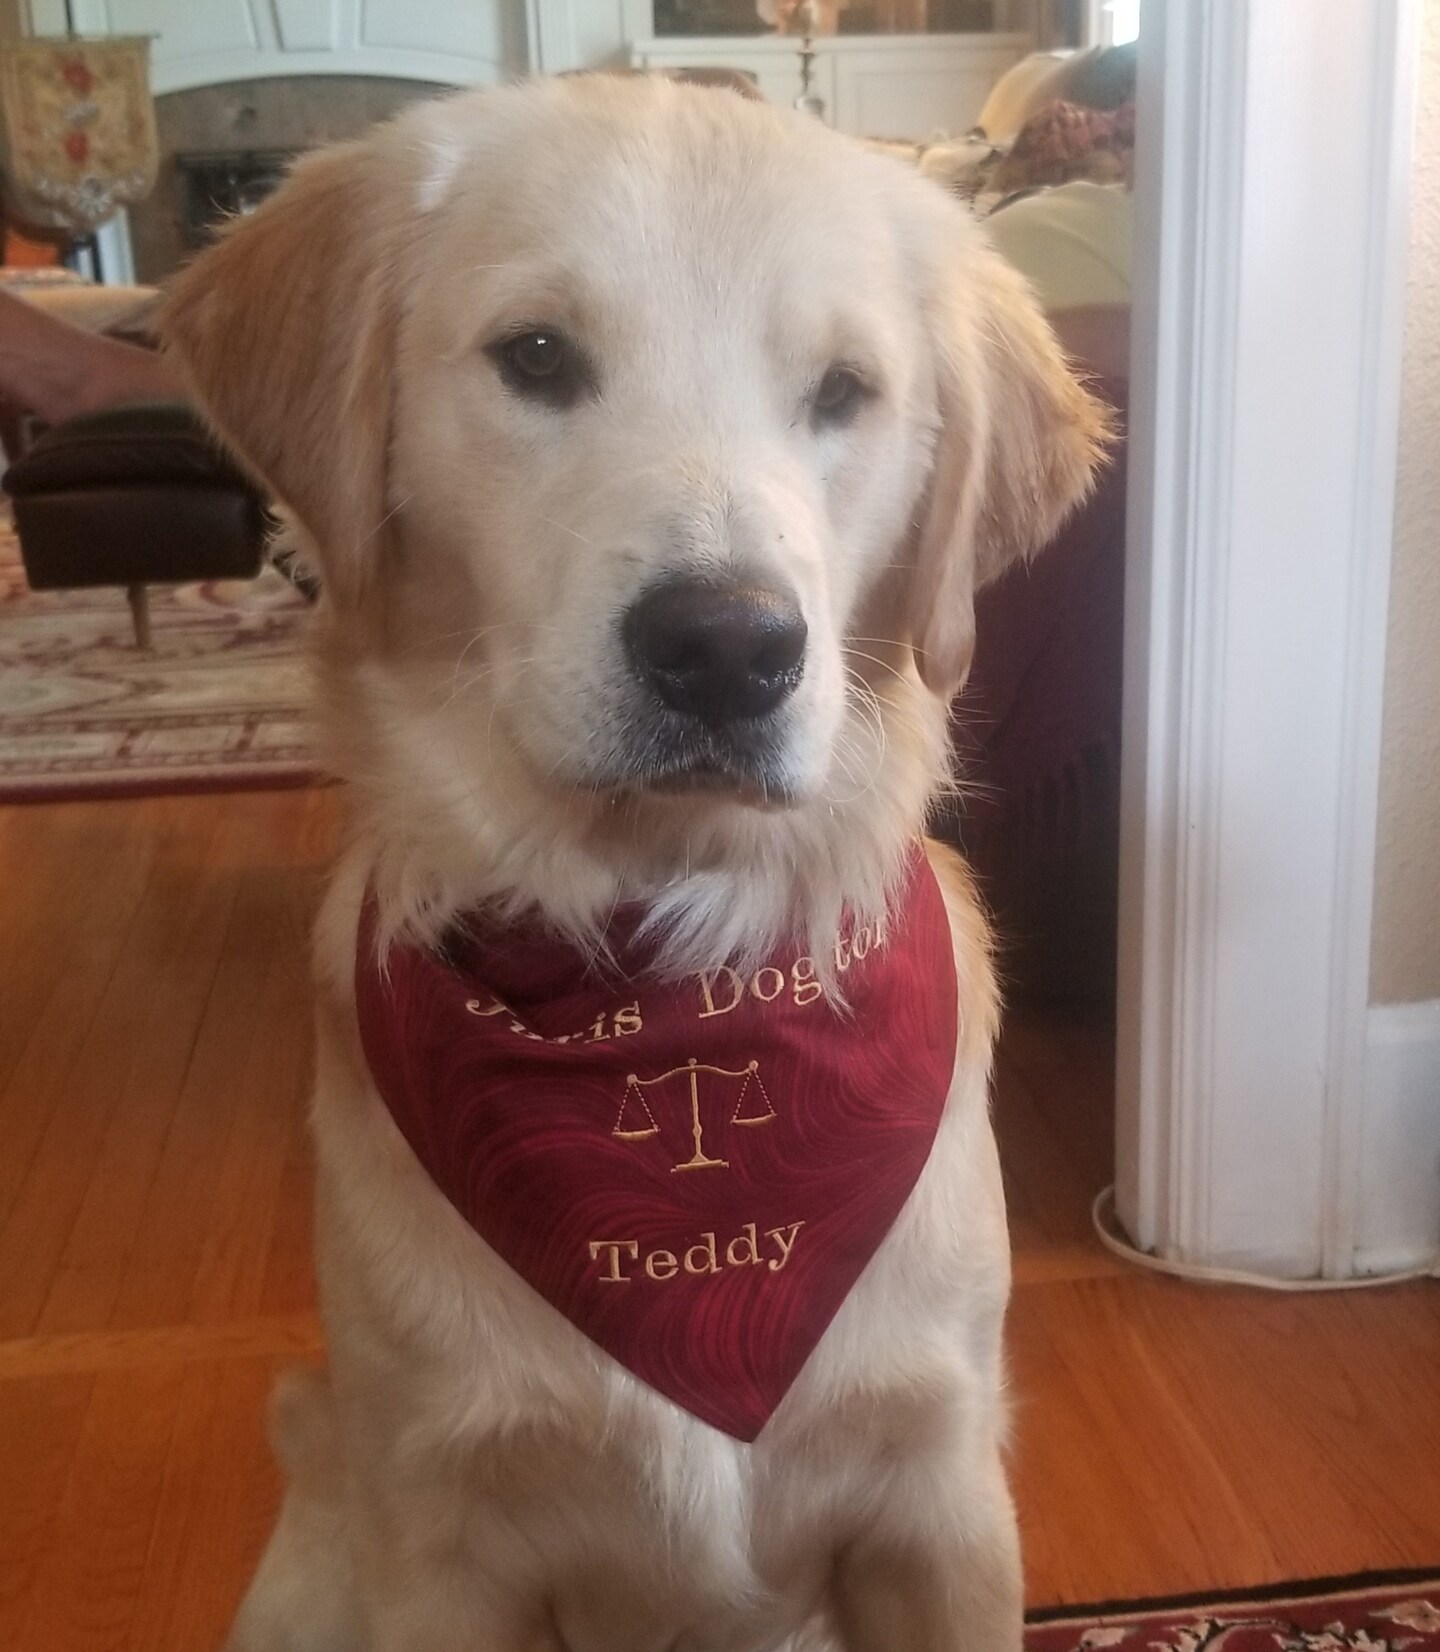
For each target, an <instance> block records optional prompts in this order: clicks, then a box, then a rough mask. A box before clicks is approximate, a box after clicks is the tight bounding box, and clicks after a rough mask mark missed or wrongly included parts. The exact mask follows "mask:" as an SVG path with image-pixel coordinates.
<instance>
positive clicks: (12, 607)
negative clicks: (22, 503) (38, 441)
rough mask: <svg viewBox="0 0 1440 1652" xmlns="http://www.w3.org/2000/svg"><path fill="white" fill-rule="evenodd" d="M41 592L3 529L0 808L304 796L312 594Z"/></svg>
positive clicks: (270, 576) (261, 585) (274, 578)
mask: <svg viewBox="0 0 1440 1652" xmlns="http://www.w3.org/2000/svg"><path fill="white" fill-rule="evenodd" d="M150 610H151V620H152V627H153V631H154V647H153V649H152V650H151V651H150V652H148V653H142V652H141V651H140V650H139V649H138V648H137V647H136V646H135V637H134V633H133V631H132V629H131V624H130V609H129V606H128V604H127V602H126V599H125V593H124V592H123V591H121V590H113V589H98V590H93V591H31V590H30V589H29V587H28V586H27V585H26V583H25V574H24V570H23V568H22V566H21V563H20V550H19V546H18V544H17V543H16V540H15V535H14V530H13V529H12V528H11V526H10V524H9V523H8V522H3V521H0V802H10V803H13V802H22V801H42V800H47V799H54V798H65V797H115V796H126V795H132V796H133V795H135V794H138V793H142V792H180V791H207V790H241V789H245V788H250V787H256V786H285V785H298V784H301V783H302V782H304V781H307V780H309V779H311V778H312V776H313V758H312V754H311V746H310V742H309V739H308V737H307V731H306V726H305V713H304V707H305V705H306V703H307V699H308V694H307V688H306V681H305V667H304V663H303V657H302V655H303V651H302V648H301V636H302V633H303V630H304V627H305V624H306V618H307V610H306V604H305V601H304V599H303V598H302V597H301V596H300V594H299V592H297V591H296V590H295V589H294V587H293V586H292V585H291V584H290V583H289V581H288V580H286V579H285V578H284V577H283V576H282V575H281V574H279V573H277V572H275V570H274V569H266V571H265V572H264V574H262V576H261V577H260V578H259V579H257V580H245V581H238V580H236V581H231V580H215V581H211V582H209V583H206V584H203V585H179V586H163V585H157V586H153V587H151V590H150Z"/></svg>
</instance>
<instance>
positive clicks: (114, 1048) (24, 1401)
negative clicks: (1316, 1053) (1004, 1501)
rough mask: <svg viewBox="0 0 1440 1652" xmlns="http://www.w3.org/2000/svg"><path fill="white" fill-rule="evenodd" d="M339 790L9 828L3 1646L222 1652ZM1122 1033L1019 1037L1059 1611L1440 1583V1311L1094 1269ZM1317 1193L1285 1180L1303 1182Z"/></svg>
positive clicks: (289, 1259) (1, 939)
mask: <svg viewBox="0 0 1440 1652" xmlns="http://www.w3.org/2000/svg"><path fill="white" fill-rule="evenodd" d="M334 835H335V819H334V809H333V796H332V795H331V794H327V793H324V792H309V791H295V792H274V793H251V794H246V795H238V796H228V797H202V798H190V799H184V798H162V799H152V800H143V801H135V802H126V803H107V804H83V803H77V804H69V805H56V806H44V807H40V806H35V807H29V808H20V809H8V810H0V1648H5V1649H10V1648H14V1649H16V1652H72V1649H80V1648H86V1649H92V1652H121V1649H134V1652H141V1649H144V1652H171V1649H173V1652H205V1649H208V1648H210V1647H213V1646H214V1645H215V1644H216V1642H217V1639H218V1638H219V1637H220V1636H221V1634H222V1632H223V1627H224V1625H225V1623H226V1620H227V1617H228V1615H229V1613H230V1612H231V1610H232V1609H233V1606H234V1603H235V1601H236V1598H237V1596H238V1594H239V1592H240V1590H241V1588H242V1586H243V1583H244V1580H245V1578H246V1575H247V1572H248V1570H249V1568H250V1566H251V1565H252V1563H253V1561H254V1558H255V1556H256V1553H257V1552H258V1549H259V1547H260V1545H261V1543H262V1541H263V1539H264V1535H265V1532H266V1529H267V1525H268V1522H269V1520H270V1517H271V1513H272V1510H273V1507H274V1502H275V1496H276V1481H275V1476H274V1472H273V1470H272V1468H271V1465H270V1462H269V1458H268V1454H267V1451H266V1447H265V1444H264V1439H263V1434H262V1425H261V1412H262V1406H263V1402H264V1396H265V1392H266V1388H267V1385H268V1383H269V1381H270V1377H271V1374H272V1372H273V1370H274V1369H275V1368H276V1366H277V1365H279V1364H283V1363H284V1362H286V1361H288V1360H292V1359H294V1358H295V1357H296V1356H301V1357H303V1356H306V1355H309V1354H311V1353H313V1352H314V1351H315V1350H317V1349H318V1346H319V1338H318V1331H317V1327H316V1323H315V1319H314V1316H313V1310H312V1303H313V1287H312V1279H311V1272H310V1262H309V1237H308V1224H309V1214H310V1202H309V1167H308V1163H307V1146H306V1141H305V1136H304V1131H303V1128H302V1125H301V1109H302V1102H303V1097H304V1092H305V1086H306V1075H307V1067H308V1060H309V1056H308V1044H309V1031H308V1025H309V1023H308V1006H307V988H306V982H305V964H304V957H305V944H306V928H307V924H308V921H309V917H310V914H311V911H312V909H313V906H314V903H315V899H316V895H317V891H318V887H319V882H320V878H321V876H322V872H323V868H324V866H325V864H326V861H327V859H328V856H329V854H330V852H331V850H332V848H333V840H334ZM1108 1070H1109V1054H1108V1050H1107V1047H1106V1041H1105V1039H1104V1037H1103V1036H1101V1035H1097V1034H1095V1033H1093V1032H1089V1031H1087V1030H1086V1029H1084V1028H1083V1027H1066V1026H1063V1025H1057V1024H1055V1023H1054V1022H1049V1023H1046V1022H1043V1021H1039V1020H1035V1019H1027V1018H1025V1017H1021V1016H1016V1017H1013V1018H1012V1020H1011V1023H1010V1026H1009V1030H1008V1032H1007V1035H1006V1041H1005V1044H1004V1047H1003V1049H1002V1053H1001V1058H1000V1067H999V1084H998V1096H997V1122H998V1126H999V1130H1000V1134H1001V1137H1002V1150H1003V1153H1004V1156H1005V1161H1006V1169H1007V1176H1008V1179H1009V1182H1010V1189H1011V1201H1012V1210H1013V1224H1014V1233H1015V1243H1016V1251H1017V1290H1016V1297H1015V1306H1014V1310H1013V1313H1012V1319H1011V1345H1012V1351H1013V1367H1014V1392H1015V1405H1016V1423H1017V1445H1016V1457H1015V1480H1016V1487H1017V1491H1018V1495H1019V1500H1020V1505H1021V1511H1022V1518H1023V1523H1024V1528H1025V1536H1026V1544H1027V1560H1028V1567H1029V1592H1030V1596H1031V1599H1032V1601H1033V1602H1035V1603H1049V1602H1057V1601H1073V1600H1086V1599H1095V1598H1100V1597H1115V1596H1135V1595H1144V1594H1154V1593H1168V1592H1174V1591H1180V1590H1188V1589H1198V1588H1203V1587H1208V1586H1217V1585H1240V1584H1249V1583H1256V1582H1263V1581H1267V1580H1275V1579H1283V1578H1285V1577H1293V1576H1301V1575H1315V1574H1320V1573H1334V1572H1345V1571H1349V1570H1354V1569H1360V1568H1366V1567H1391V1566H1405V1565H1421V1564H1426V1563H1433V1562H1436V1561H1437V1560H1440V1291H1437V1290H1435V1289H1434V1288H1432V1287H1428V1286H1412V1287H1406V1288H1398V1289H1390V1290H1384V1291H1377V1292H1367V1293H1361V1294H1358V1295H1355V1294H1352V1295H1348V1296H1343V1297H1331V1298H1326V1299H1323V1300H1315V1299H1313V1298H1309V1299H1296V1298H1274V1297H1270V1296H1266V1295H1263V1294H1260V1293H1248V1292H1234V1291H1228V1292H1215V1291H1207V1290H1200V1289H1195V1288H1189V1287H1186V1286H1183V1285H1179V1284H1174V1283H1171V1282H1169V1281H1164V1280H1157V1279H1153V1278H1149V1277H1143V1276H1138V1275H1135V1274H1132V1273H1129V1272H1127V1271H1125V1270H1124V1269H1123V1267H1122V1265H1120V1264H1118V1263H1116V1262H1114V1261H1113V1260H1112V1259H1111V1258H1110V1257H1109V1256H1108V1255H1107V1254H1106V1253H1104V1252H1103V1251H1102V1250H1101V1249H1100V1248H1099V1247H1098V1246H1097V1245H1096V1243H1095V1241H1094V1240H1093V1238H1092V1237H1091V1235H1090V1231H1089V1225H1088V1204H1089V1200H1090V1197H1091V1195H1092V1193H1093V1191H1094V1190H1095V1189H1096V1188H1097V1187H1098V1186H1099V1185H1101V1184H1102V1183H1103V1182H1104V1181H1105V1180H1106V1179H1107V1178H1108V1173H1109V1167H1108V1154H1107V1148H1106V1141H1107V1132H1108V1125H1109V1115H1110V1106H1111V1102H1110V1094H1109V1081H1108ZM1279 1173H1283V1167H1277V1174H1279Z"/></svg>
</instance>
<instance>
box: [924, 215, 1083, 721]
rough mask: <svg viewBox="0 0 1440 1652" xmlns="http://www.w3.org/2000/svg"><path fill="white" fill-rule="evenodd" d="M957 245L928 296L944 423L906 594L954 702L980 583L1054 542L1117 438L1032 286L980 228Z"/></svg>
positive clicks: (928, 671) (939, 681) (942, 687)
mask: <svg viewBox="0 0 1440 1652" xmlns="http://www.w3.org/2000/svg"><path fill="white" fill-rule="evenodd" d="M967 227H969V226H967ZM947 239H949V238H947ZM956 241H959V237H958V236H957V237H954V239H953V241H952V243H951V244H952V247H953V249H954V254H955V256H954V258H953V261H952V262H951V263H950V265H949V267H948V268H947V269H946V270H945V271H944V272H943V274H942V275H941V276H940V277H939V278H938V279H937V281H936V284H935V286H936V290H935V291H934V292H933V294H932V299H931V328H932V337H933V339H934V346H935V368H936V380H937V399H938V409H939V430H938V433H937V436H936V445H935V457H934V463H933V467H932V471H931V477H930V484H929V488H928V491H927V494H926V498H925V502H924V507H923V511H922V514H921V516H920V519H919V523H918V525H917V535H916V542H915V548H914V559H913V566H912V574H911V577H910V581H909V591H908V597H907V607H908V609H909V634H910V637H911V640H912V643H913V646H914V648H915V654H916V663H917V665H918V666H919V670H920V675H921V678H922V680H923V681H924V682H925V684H926V686H927V687H929V688H931V689H933V690H934V691H935V692H936V693H938V694H944V695H946V696H949V695H953V694H954V693H955V692H956V691H957V690H958V689H959V688H960V686H961V685H962V684H963V682H964V681H965V677H966V674H967V673H968V671H969V669H970V660H971V656H972V654H973V653H974V647H975V593H976V591H977V590H979V588H980V587H981V586H982V585H984V584H986V583H987V582H988V581H989V580H991V579H993V578H994V577H995V576H996V575H997V574H998V573H1000V572H1001V571H1002V570H1003V569H1005V568H1006V567H1008V566H1009V565H1010V564H1011V563H1012V562H1014V561H1016V560H1018V559H1020V558H1023V557H1026V556H1029V555H1030V554H1031V553H1032V552H1034V551H1037V550H1039V549H1040V548H1041V547H1043V546H1044V545H1046V544H1048V543H1049V541H1050V540H1051V538H1052V537H1053V536H1054V534H1055V532H1056V531H1057V529H1058V528H1059V527H1060V524H1061V523H1062V522H1063V521H1064V519H1065V517H1066V516H1067V515H1068V513H1069V512H1070V511H1071V510H1072V509H1073V508H1074V507H1075V506H1076V505H1077V504H1079V503H1080V501H1081V500H1082V499H1084V498H1085V496H1086V494H1087V493H1088V492H1089V491H1090V486H1091V483H1092V481H1093V479H1094V476H1095V472H1096V469H1097V467H1098V465H1099V464H1100V463H1101V462H1102V459H1103V455H1104V451H1105V445H1106V442H1107V439H1108V437H1109V434H1110V420H1109V416H1108V412H1107V410H1106V408H1105V407H1104V405H1103V404H1102V403H1101V402H1099V401H1097V400H1096V399H1095V397H1093V396H1092V395H1090V393H1089V392H1088V391H1087V390H1086V389H1085V388H1084V386H1083V385H1082V384H1081V383H1080V381H1079V379H1078V378H1077V377H1076V376H1075V373H1074V372H1073V371H1072V369H1071V368H1070V366H1069V364H1068V363H1067V362H1066V360H1065V357H1064V356H1063V355H1062V353H1061V351H1060V346H1059V345H1058V344H1057V343H1056V340H1055V335H1054V334H1053V333H1052V332H1051V330H1050V327H1049V324H1048V323H1047V322H1046V320H1045V318H1044V317H1043V316H1042V314H1041V313H1040V309H1039V307H1038V305H1037V304H1036V301H1035V299H1034V297H1033V296H1032V294H1031V292H1030V289H1029V288H1028V286H1027V285H1026V284H1025V282H1024V281H1023V280H1022V279H1021V277H1020V276H1019V275H1018V274H1017V273H1016V272H1015V270H1014V269H1012V268H1011V266H1010V265H1009V264H1007V263H1006V262H1005V261H1004V259H1002V258H1001V256H1000V254H999V253H997V252H995V251H994V250H993V249H992V248H991V247H990V246H989V244H988V243H986V242H985V241H983V240H982V239H981V237H980V236H979V235H976V234H973V233H972V235H971V236H968V237H966V241H965V243H964V244H963V245H962V246H955V245H954V242H956Z"/></svg>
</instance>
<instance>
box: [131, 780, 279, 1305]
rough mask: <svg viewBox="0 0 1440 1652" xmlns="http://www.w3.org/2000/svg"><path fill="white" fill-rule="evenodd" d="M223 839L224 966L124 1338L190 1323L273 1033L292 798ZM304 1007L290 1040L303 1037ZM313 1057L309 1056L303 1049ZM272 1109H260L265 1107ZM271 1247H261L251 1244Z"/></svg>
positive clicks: (266, 807) (136, 1272) (236, 824)
mask: <svg viewBox="0 0 1440 1652" xmlns="http://www.w3.org/2000/svg"><path fill="white" fill-rule="evenodd" d="M263 795H264V802H263V803H261V804H257V805H256V806H254V807H253V808H251V809H249V810H247V811H246V814H245V816H243V817H237V818H236V819H235V820H234V821H233V822H231V823H230V824H229V825H227V827H226V828H225V829H223V830H222V832H221V833H220V835H219V837H218V838H217V843H218V845H219V848H220V868H221V874H222V875H223V876H225V877H226V879H227V881H228V882H230V883H231V884H232V886H233V889H234V895H235V899H234V904H233V906H232V908H231V911H230V914H229V917H228V920H227V924H226V932H225V941H224V946H223V949H222V953H221V957H220V961H219V966H218V968H217V970H216V974H215V978H214V983H213V987H212V990H211V992H210V994H209V995H208V997H207V999H206V1003H205V1006H204V1009H203V1011H202V1012H201V1016H200V1020H199V1025H198V1028H197V1029H196V1031H195V1035H194V1047H193V1050H192V1054H191V1059H190V1062H189V1065H188V1067H187V1070H186V1074H185V1080H184V1084H183V1087H182V1090H181V1096H180V1104H179V1106H178V1107H177V1109H176V1113H175V1119H174V1124H173V1127H172V1129H171V1130H170V1133H169V1136H168V1138H167V1140H166V1142H165V1147H164V1151H163V1153H162V1155H161V1158H160V1162H159V1164H158V1166H157V1169H156V1173H155V1178H154V1181H153V1183H152V1185H151V1188H150V1191H149V1196H148V1198H147V1202H146V1208H145V1212H144V1215H143V1217H142V1220H141V1223H140V1227H139V1230H138V1231H137V1233H136V1235H135V1240H134V1243H133V1245H132V1247H131V1251H130V1256H129V1259H128V1264H127V1267H126V1271H125V1277H124V1280H123V1282H122V1284H121V1287H120V1290H119V1292H118V1293H117V1296H116V1300H115V1306H114V1309H113V1311H112V1313H111V1316H110V1324H111V1325H112V1326H113V1327H114V1328H116V1329H126V1328H138V1327H142V1326H147V1325H163V1324H174V1323H179V1322H182V1321H184V1320H186V1319H188V1318H189V1316H190V1311H191V1303H192V1298H193V1294H194V1289H195V1280H196V1276H197V1273H198V1270H199V1267H200V1262H201V1255H202V1251H203V1247H204V1244H205V1237H206V1234H207V1232H208V1231H209V1228H210V1224H211V1221H212V1217H213V1216H214V1206H215V1198H216V1194H217V1190H218V1188H219V1185H220V1181H221V1178H222V1175H223V1173H224V1167H225V1151H226V1144H227V1142H229V1141H230V1140H231V1138H232V1135H233V1133H234V1131H235V1130H236V1129H237V1127H238V1126H237V1120H238V1118H239V1117H240V1115H242V1114H243V1112H244V1110H245V1107H246V1093H245V1084H246V1079H245V1074H246V1070H247V1067H248V1064H249V1062H250V1059H251V1052H252V1050H253V1049H254V1047H255V1046H256V1044H257V1042H258V1041H261V1040H266V1041H269V1040H273V1039H275V1037H276V1034H277V1028H276V1027H275V1026H274V1025H273V1024H266V1023H264V1022H263V1021H262V1019H261V1016H260V1014H259V1012H258V1006H257V993H258V989H259V987H260V985H261V983H263V981H264V980H265V977H266V973H267V971H268V969H269V966H270V961H271V956H272V953H273V952H274V950H275V947H276V946H277V944H279V941H280V937H281V935H282V934H283V933H284V926H285V924H286V922H287V919H286V917H285V914H284V900H283V896H281V895H279V894H277V887H276V886H277V882H279V883H281V884H283V878H282V879H277V876H276V872H275V867H276V865H277V863H278V864H283V860H284V855H285V844H286V842H287V841H288V838H289V836H290V831H291V829H292V827H293V821H294V818H295V815H296V814H297V813H298V812H299V811H298V806H297V805H296V804H295V803H294V801H293V799H292V798H291V797H290V796H289V795H288V794H285V793H282V792H273V793H269V794H263ZM305 1026H306V1021H305V1018H304V1005H303V1000H301V999H300V998H299V997H298V996H297V999H296V1004H295V1013H294V1016H293V1019H289V1018H287V1022H286V1025H285V1028H284V1034H285V1036H286V1037H287V1038H290V1039H295V1038H297V1037H302V1036H303V1037H304V1038H305V1039H307V1040H308V1033H305V1032H303V1031H302V1029H304V1028H305ZM306 1047H308V1044H307V1046H306ZM273 1099H274V1098H267V1097H261V1098H260V1101H261V1103H262V1104H264V1103H266V1102H271V1101H273ZM252 1239H253V1241H254V1242H255V1243H256V1244H257V1245H260V1246H262V1247H263V1243H264V1240H263V1237H262V1236H260V1235H255V1234H253V1232H252Z"/></svg>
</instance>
